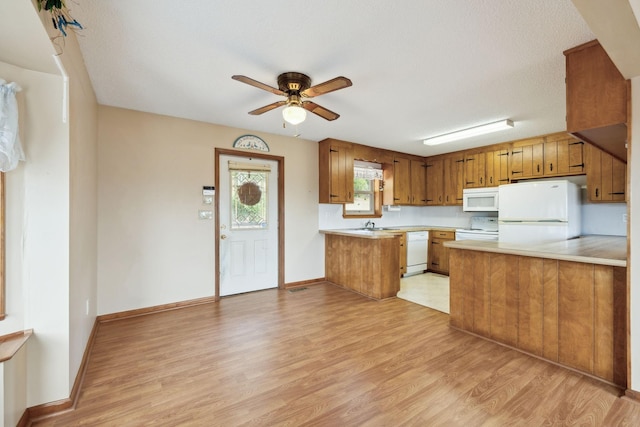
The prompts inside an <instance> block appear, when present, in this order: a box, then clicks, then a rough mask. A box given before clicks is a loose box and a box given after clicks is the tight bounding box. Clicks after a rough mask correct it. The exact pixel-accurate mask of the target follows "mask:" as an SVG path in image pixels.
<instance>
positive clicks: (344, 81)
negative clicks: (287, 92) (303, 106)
mask: <svg viewBox="0 0 640 427" xmlns="http://www.w3.org/2000/svg"><path fill="white" fill-rule="evenodd" d="M351 84H352V83H351V80H349V79H348V78H346V77H342V76H340V77H336V78H335V79H331V80H329V81H326V82H324V83H320V84H317V85H315V86H311V87H310V88H309V89H306V90H304V91H302V92H300V95H302V96H304V97H305V98H313V97H314V96H319V95H324V94H325V93H329V92H333V91H334V90H338V89H344V88H345V87H349V86H351Z"/></svg>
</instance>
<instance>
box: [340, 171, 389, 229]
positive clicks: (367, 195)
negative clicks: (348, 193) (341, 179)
mask: <svg viewBox="0 0 640 427" xmlns="http://www.w3.org/2000/svg"><path fill="white" fill-rule="evenodd" d="M353 175H354V177H353V203H348V204H345V205H343V206H344V208H343V214H342V216H343V217H345V218H346V217H349V218H380V217H381V216H382V202H381V199H382V197H381V193H380V186H381V184H382V165H380V164H377V163H368V162H361V161H356V162H355V163H354V168H353Z"/></svg>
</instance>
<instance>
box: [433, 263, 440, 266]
mask: <svg viewBox="0 0 640 427" xmlns="http://www.w3.org/2000/svg"><path fill="white" fill-rule="evenodd" d="M431 265H435V266H439V265H440V264H438V263H437V262H432V263H431Z"/></svg>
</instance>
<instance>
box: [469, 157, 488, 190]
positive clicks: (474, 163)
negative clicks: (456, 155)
mask: <svg viewBox="0 0 640 427" xmlns="http://www.w3.org/2000/svg"><path fill="white" fill-rule="evenodd" d="M486 159H487V153H485V152H484V151H482V152H477V153H468V154H465V156H464V188H477V187H486V186H487V183H486V176H485V175H486V168H487V160H486Z"/></svg>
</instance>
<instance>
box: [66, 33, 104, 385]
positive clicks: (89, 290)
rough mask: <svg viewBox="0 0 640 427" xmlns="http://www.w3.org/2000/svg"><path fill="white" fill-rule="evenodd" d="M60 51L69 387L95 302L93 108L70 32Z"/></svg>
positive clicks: (95, 122)
mask: <svg viewBox="0 0 640 427" xmlns="http://www.w3.org/2000/svg"><path fill="white" fill-rule="evenodd" d="M64 46H65V48H64V52H63V54H62V55H61V56H60V57H61V59H62V63H63V64H64V69H65V70H66V73H67V74H68V79H69V86H68V94H67V95H68V99H69V121H68V126H69V153H68V155H69V383H70V384H73V382H74V380H75V377H76V374H77V372H78V369H79V368H80V363H81V362H82V356H83V353H84V349H85V347H86V344H87V340H88V339H89V335H90V334H91V329H92V328H93V323H94V321H95V318H96V307H97V298H98V285H97V280H98V103H97V101H96V97H95V94H94V92H93V87H92V86H91V81H90V80H89V75H88V74H87V71H86V68H85V66H84V60H83V59H82V54H81V53H80V48H79V45H78V42H77V40H76V37H75V33H73V32H70V34H69V36H68V37H67V38H66V40H65V45H64ZM87 307H88V309H87Z"/></svg>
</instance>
